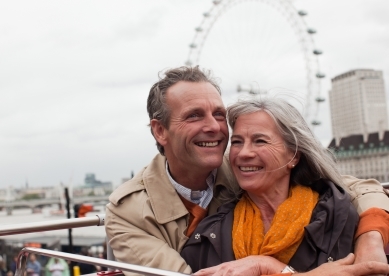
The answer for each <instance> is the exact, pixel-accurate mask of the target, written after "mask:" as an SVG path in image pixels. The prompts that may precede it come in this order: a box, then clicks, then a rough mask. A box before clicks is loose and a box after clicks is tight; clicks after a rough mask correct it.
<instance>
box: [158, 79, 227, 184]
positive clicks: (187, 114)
mask: <svg viewBox="0 0 389 276" xmlns="http://www.w3.org/2000/svg"><path fill="white" fill-rule="evenodd" d="M166 103H167V105H168V106H169V108H170V111H171V112H170V124H169V128H168V129H164V140H163V143H161V144H162V145H163V146H164V149H165V155H166V157H167V158H168V162H169V167H170V169H171V173H172V174H173V177H175V178H176V177H177V174H181V176H185V174H186V172H188V171H190V172H194V173H196V172H198V173H201V174H204V173H209V172H210V171H211V170H213V169H215V168H218V167H219V166H220V165H221V164H222V161H223V154H224V151H225V149H226V147H227V143H228V127H227V122H226V111H225V107H224V105H223V102H222V99H221V97H220V94H219V92H218V91H217V90H216V88H215V87H214V86H213V85H212V84H210V83H208V82H199V83H194V82H184V81H181V82H178V83H176V84H175V85H173V86H171V87H170V88H169V89H168V90H167V92H166ZM174 174H176V175H174Z"/></svg>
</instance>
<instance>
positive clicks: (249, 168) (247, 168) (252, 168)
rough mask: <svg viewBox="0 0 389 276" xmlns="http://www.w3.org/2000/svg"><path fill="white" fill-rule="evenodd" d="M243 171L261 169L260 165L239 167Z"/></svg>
mask: <svg viewBox="0 0 389 276" xmlns="http://www.w3.org/2000/svg"><path fill="white" fill-rule="evenodd" d="M239 168H240V170H241V171H244V172H254V171H259V170H260V167H239Z"/></svg>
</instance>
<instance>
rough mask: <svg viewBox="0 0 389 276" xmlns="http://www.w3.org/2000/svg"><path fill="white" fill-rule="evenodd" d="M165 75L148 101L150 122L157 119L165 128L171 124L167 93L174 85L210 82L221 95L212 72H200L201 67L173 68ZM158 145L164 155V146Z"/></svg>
mask: <svg viewBox="0 0 389 276" xmlns="http://www.w3.org/2000/svg"><path fill="white" fill-rule="evenodd" d="M163 75H164V77H161V76H159V81H158V82H156V83H155V84H154V85H153V86H152V87H151V89H150V92H149V96H148V99H147V112H148V113H149V118H150V121H151V120H152V119H157V120H159V121H160V122H161V124H162V126H164V127H165V128H169V122H170V109H169V106H168V105H167V104H166V92H167V90H168V89H169V88H170V87H171V86H173V85H174V84H176V83H178V82H180V81H187V82H209V83H210V84H212V85H213V86H214V87H215V88H216V90H217V91H218V92H219V93H220V94H221V92H220V87H219V85H218V84H217V82H216V80H215V79H213V77H212V74H211V71H209V70H200V69H199V66H195V67H188V66H182V67H178V68H173V69H170V70H167V71H165V72H163ZM151 134H153V136H154V133H153V129H151ZM156 143H157V148H158V150H159V152H160V153H161V154H162V155H164V153H165V151H164V148H163V146H162V145H161V144H159V143H158V141H157V142H156Z"/></svg>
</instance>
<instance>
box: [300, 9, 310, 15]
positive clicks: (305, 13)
mask: <svg viewBox="0 0 389 276" xmlns="http://www.w3.org/2000/svg"><path fill="white" fill-rule="evenodd" d="M298 14H299V15H300V16H306V15H307V14H308V13H307V12H306V11H303V10H301V11H298Z"/></svg>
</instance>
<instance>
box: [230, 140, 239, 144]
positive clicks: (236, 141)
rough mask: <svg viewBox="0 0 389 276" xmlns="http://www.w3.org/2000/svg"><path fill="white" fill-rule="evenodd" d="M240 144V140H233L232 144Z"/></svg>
mask: <svg viewBox="0 0 389 276" xmlns="http://www.w3.org/2000/svg"><path fill="white" fill-rule="evenodd" d="M236 144H240V141H239V140H231V145H236Z"/></svg>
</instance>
